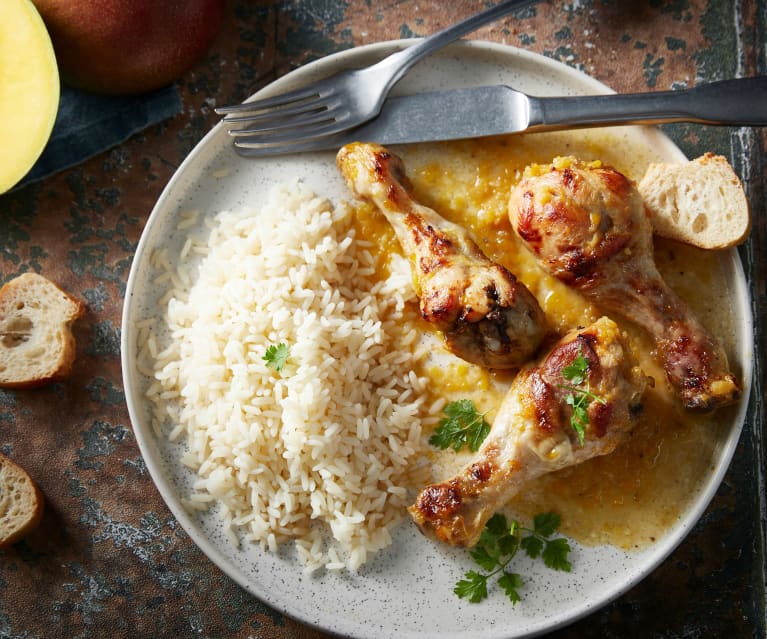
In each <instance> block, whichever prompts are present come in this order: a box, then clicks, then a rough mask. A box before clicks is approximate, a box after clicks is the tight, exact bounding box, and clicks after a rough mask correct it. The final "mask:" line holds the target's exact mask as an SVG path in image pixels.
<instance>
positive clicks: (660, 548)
mask: <svg viewBox="0 0 767 639" xmlns="http://www.w3.org/2000/svg"><path fill="white" fill-rule="evenodd" d="M406 44H408V41H398V42H391V43H382V44H378V45H373V46H369V47H363V48H360V49H354V50H350V51H347V52H344V53H340V54H337V55H333V56H330V57H328V58H325V59H323V60H320V61H318V62H316V63H313V64H311V65H308V66H307V67H304V68H301V69H299V70H297V71H295V72H293V73H291V74H289V75H288V76H286V77H285V78H282V79H281V80H279V81H278V82H275V83H274V84H272V85H270V86H269V87H268V88H267V89H265V90H264V91H263V92H262V93H263V95H264V96H266V95H268V94H271V93H276V92H279V91H283V90H285V89H287V88H290V87H291V86H292V85H294V84H300V83H304V82H306V81H308V80H311V79H313V78H315V77H317V76H323V75H327V74H328V73H330V72H332V71H335V70H338V69H340V68H346V67H355V66H362V65H364V64H368V63H370V62H372V61H374V60H377V59H379V58H381V57H383V56H384V55H386V54H387V53H390V52H391V51H393V50H395V49H398V48H401V47H402V46H405V45H406ZM494 83H506V84H510V85H512V86H514V87H516V88H520V89H523V90H527V91H528V92H530V93H535V94H538V95H554V94H579V93H580V94H583V93H599V92H605V91H609V89H607V87H605V86H604V85H602V84H600V83H599V82H597V81H595V80H593V79H591V78H589V77H587V76H585V75H584V74H582V73H580V72H577V71H575V70H573V69H571V68H569V67H567V66H565V65H563V64H560V63H558V62H555V61H552V60H549V59H547V58H544V57H541V56H538V55H535V54H530V53H527V52H524V51H520V50H517V49H513V48H510V47H506V46H502V45H495V44H490V43H478V42H472V43H458V44H456V45H453V46H451V47H449V48H448V49H446V50H444V51H443V52H442V53H440V54H437V55H435V56H433V57H431V58H429V59H428V60H426V61H424V62H421V63H420V64H419V65H417V66H416V68H414V69H413V70H412V71H411V73H410V74H409V75H408V76H407V77H406V78H405V79H404V80H403V81H402V82H401V83H400V84H399V85H398V87H397V90H398V92H402V93H408V92H417V91H423V90H435V89H440V88H448V87H457V86H473V85H480V84H494ZM633 133H634V134H638V135H641V136H644V140H645V143H646V144H647V145H648V148H652V149H653V150H654V153H655V154H660V155H661V156H662V157H664V158H667V159H668V160H670V161H671V160H679V159H682V158H683V156H682V153H681V152H680V151H679V149H678V148H677V147H675V146H674V145H673V144H672V143H671V142H670V141H669V140H668V139H667V138H666V137H664V136H663V135H661V134H660V133H659V132H658V131H655V130H644V129H643V130H636V129H635V130H634V131H633ZM288 175H289V176H301V177H302V178H303V179H304V181H305V183H306V184H307V186H308V187H309V188H311V189H312V190H314V191H315V192H317V193H319V194H321V195H323V196H327V197H331V198H333V199H335V200H340V199H342V198H343V197H346V196H347V195H346V190H345V187H344V185H343V183H342V182H341V179H340V178H339V177H338V175H337V173H336V170H335V165H334V154H333V153H318V154H311V155H300V156H285V157H277V158H274V159H270V160H248V161H246V160H243V159H241V158H239V157H238V156H237V155H236V154H235V153H234V151H233V149H232V146H231V140H230V138H229V137H228V135H227V133H226V132H225V130H224V129H223V128H222V127H221V126H220V125H219V126H216V127H215V128H214V129H213V130H212V131H211V132H210V133H209V134H208V135H207V136H206V137H205V139H204V140H202V142H201V143H200V144H199V145H198V146H197V147H196V148H195V149H194V151H193V152H192V153H191V154H190V155H189V157H188V158H187V159H186V160H185V162H184V163H183V164H182V165H181V167H180V168H179V170H178V171H177V173H176V174H175V175H174V177H173V179H172V180H171V181H170V183H169V184H168V186H167V187H166V189H165V191H164V192H163V194H162V196H161V198H160V199H159V201H158V203H157V205H156V207H155V209H154V211H153V212H152V215H151V217H150V218H149V221H148V223H147V226H146V228H145V230H144V234H143V236H142V238H141V241H140V243H139V246H138V249H137V252H136V256H135V259H134V262H133V267H132V269H131V273H130V278H129V281H128V289H127V293H126V300H125V308H124V315H123V334H122V335H123V337H122V339H123V342H122V353H123V374H124V383H125V394H126V398H127V402H128V407H129V410H130V416H131V420H132V423H133V428H134V432H135V434H136V438H137V440H138V443H139V446H140V448H141V451H142V453H143V456H144V459H145V461H146V464H147V467H148V468H149V471H150V473H151V475H152V478H153V479H154V481H155V483H156V485H157V487H158V489H159V490H160V493H161V494H162V496H163V498H164V499H165V501H166V502H167V504H168V506H169V507H170V509H171V510H172V512H173V514H174V515H175V516H176V518H177V519H178V520H179V521H180V523H181V524H182V526H183V527H184V528H185V530H186V531H187V532H188V534H189V535H190V536H191V538H192V539H193V540H194V541H195V543H196V544H197V545H198V546H199V547H200V548H201V549H202V550H203V552H205V554H206V555H207V556H208V557H209V558H210V559H211V560H212V561H213V562H215V563H216V564H217V565H218V566H219V567H220V568H221V569H222V570H223V571H224V572H226V573H227V574H228V575H229V576H231V577H232V578H233V579H234V580H235V581H236V582H238V583H239V584H240V585H242V586H243V587H244V588H246V589H247V590H248V591H250V592H251V593H252V594H254V595H255V596H257V597H259V598H260V599H262V600H263V601H265V602H267V603H268V604H270V605H271V606H273V607H274V608H276V609H277V610H279V611H282V612H284V613H285V614H287V615H290V616H292V617H294V618H296V619H298V620H301V621H303V622H305V623H307V624H311V625H314V626H317V627H319V628H322V629H324V630H326V631H330V632H333V633H337V634H341V635H346V636H350V637H360V638H362V637H366V638H367V637H376V638H377V639H386V638H397V639H405V638H407V637H419V638H429V637H434V638H435V639H436V638H437V637H439V638H440V639H447V638H454V639H457V638H459V637H466V638H468V637H471V638H472V639H495V638H498V639H500V638H504V639H508V638H510V637H522V636H532V635H536V634H540V633H542V632H545V631H549V630H551V629H552V628H555V627H558V626H561V625H564V624H567V623H570V622H572V621H574V620H576V619H578V618H580V617H582V616H584V615H587V614H589V613H591V612H593V611H595V610H596V609H598V608H599V607H601V606H603V605H604V604H605V603H607V602H609V601H610V600H612V599H614V598H615V597H617V596H618V595H620V594H621V593H623V592H625V591H626V590H627V589H629V588H630V587H631V586H633V585H634V584H636V583H637V582H638V581H639V580H641V579H642V578H643V577H644V576H645V575H647V574H648V573H649V572H650V571H652V570H653V569H654V568H655V567H656V566H657V565H658V564H659V563H660V562H661V561H662V560H663V559H665V558H666V557H667V556H668V555H669V554H670V553H671V552H672V550H673V549H674V548H675V547H676V545H677V544H678V543H679V542H680V541H681V540H682V539H683V538H684V536H685V535H686V534H687V532H688V531H689V530H690V528H691V527H692V526H693V525H694V524H695V522H696V521H697V520H698V518H699V517H700V516H701V515H702V513H703V511H704V510H705V509H706V507H707V505H708V503H709V501H710V500H711V498H712V497H713V495H714V493H715V492H716V490H717V488H718V486H719V484H720V482H721V480H722V478H723V476H724V473H725V471H726V469H727V467H728V465H729V462H730V459H731V457H732V454H733V452H734V450H735V447H736V443H737V440H738V437H739V435H740V431H741V428H742V424H743V420H744V416H745V410H746V405H747V400H748V394H749V390H750V380H751V366H752V365H751V357H752V353H753V348H752V346H753V345H752V331H751V318H750V312H749V309H750V304H749V301H748V293H747V288H746V283H745V278H744V275H743V271H742V268H741V265H740V261H739V259H738V256H737V253H736V252H735V251H734V250H733V251H732V252H731V254H730V256H729V260H730V262H729V266H728V268H729V269H730V271H731V278H732V290H733V295H734V300H733V304H734V307H735V311H734V312H735V315H736V318H735V319H736V323H737V326H738V327H739V333H738V335H737V336H736V348H735V353H734V356H735V359H736V360H738V364H739V365H740V367H741V370H742V372H743V377H744V380H745V386H746V388H745V389H744V391H745V392H744V397H743V401H742V402H741V404H740V406H739V408H738V410H737V411H735V417H734V419H733V421H732V423H731V424H729V425H728V426H727V427H725V429H724V431H723V432H724V433H725V435H724V437H723V441H722V445H721V446H720V448H719V450H718V451H717V453H716V458H715V464H714V466H713V468H712V472H711V474H710V476H709V477H707V478H706V479H705V481H704V482H703V483H702V486H701V490H700V493H699V494H698V495H697V496H696V497H695V499H694V501H693V503H692V506H691V507H690V508H689V509H688V510H687V511H686V512H685V513H683V514H682V516H681V517H680V519H679V521H678V523H677V524H676V525H675V526H673V528H671V529H670V530H669V531H668V533H667V534H666V535H665V537H663V538H662V539H660V540H659V541H658V542H657V543H656V544H654V545H653V546H652V547H650V548H647V549H645V550H643V551H641V552H631V553H626V552H623V551H621V550H619V549H616V548H613V547H589V548H584V547H581V546H579V545H577V544H575V545H574V550H573V552H572V555H571V559H572V561H573V566H574V568H573V571H572V572H571V573H558V572H554V571H551V570H548V569H547V568H545V567H543V566H539V565H537V564H534V563H532V562H530V563H529V565H528V563H526V561H527V558H522V557H519V558H518V559H519V561H520V562H521V563H520V564H519V568H518V569H519V571H520V572H522V573H524V574H525V575H526V576H527V577H528V578H529V579H528V581H527V584H526V586H525V589H524V594H523V601H522V602H521V603H520V604H518V605H517V606H515V607H512V606H511V605H510V603H509V602H508V600H506V599H505V598H504V597H503V595H502V594H501V593H500V592H495V593H491V596H490V597H489V598H488V599H487V600H486V601H484V602H482V603H481V604H470V603H468V602H465V601H463V600H459V599H458V598H456V597H455V596H454V595H453V594H452V588H453V585H454V583H455V582H456V580H458V579H459V578H461V577H462V575H463V573H464V572H465V571H466V570H468V569H470V568H472V567H473V566H472V564H471V560H470V558H469V557H468V553H466V551H461V550H453V549H449V548H445V547H443V546H441V545H439V544H435V543H432V542H429V541H427V540H425V539H424V538H423V537H422V536H421V535H420V534H419V533H418V532H416V530H415V527H414V526H412V525H408V524H407V523H405V524H404V525H402V526H400V527H399V528H398V529H397V531H396V533H395V538H394V543H393V545H392V546H391V547H389V548H388V549H386V550H384V551H382V552H380V553H378V554H377V555H376V556H375V558H374V559H373V560H372V561H369V562H368V564H366V565H365V566H364V567H363V569H361V570H360V571H359V572H358V573H356V574H349V573H340V574H339V573H332V572H324V571H319V574H316V575H314V576H306V575H305V574H303V572H302V570H301V567H300V565H299V564H298V560H297V559H296V558H295V557H293V553H292V550H291V551H289V552H288V551H285V552H281V553H279V554H276V555H274V554H270V553H268V552H266V551H262V550H261V549H260V548H259V547H257V546H252V547H243V548H241V549H237V548H235V547H234V546H233V545H232V544H231V543H230V542H229V540H228V538H227V536H226V534H225V533H224V531H223V530H222V527H221V525H220V524H219V522H218V521H217V520H216V518H215V515H214V514H210V515H203V516H195V517H191V516H190V515H189V514H187V512H186V511H185V510H184V509H183V508H182V506H181V503H180V501H181V499H182V498H184V497H185V496H186V495H187V494H188V493H189V491H190V486H191V482H192V481H193V479H194V478H193V477H192V476H191V475H190V473H189V472H188V471H187V470H185V469H184V468H183V466H182V464H181V463H180V461H179V458H180V453H181V448H182V446H181V445H179V444H169V443H168V442H167V441H161V440H158V439H157V438H156V437H155V436H154V434H153V431H152V428H151V426H150V422H149V416H148V406H147V403H146V402H145V400H144V399H143V393H144V390H145V388H146V383H147V380H146V379H145V378H143V377H142V376H141V375H140V374H139V372H138V371H137V366H136V351H137V329H136V324H137V322H139V321H140V320H142V319H144V318H147V317H159V316H161V315H162V313H163V309H161V308H160V307H159V304H158V298H159V296H160V295H161V294H162V293H163V291H162V290H157V288H156V287H155V286H154V285H153V283H152V278H153V273H152V268H151V267H150V266H149V259H150V256H151V254H152V253H153V251H154V250H155V249H157V248H159V247H166V248H167V252H168V254H169V255H174V254H175V255H178V253H179V251H180V249H181V246H182V244H183V242H184V239H185V236H184V234H183V233H179V232H178V231H176V226H177V224H178V222H179V219H180V217H179V216H180V214H181V213H182V212H184V211H187V210H189V209H196V210H199V211H203V212H207V213H209V214H213V213H215V212H217V211H221V210H224V209H229V210H232V209H234V210H237V209H241V208H243V207H248V208H250V207H251V206H252V203H254V202H258V201H259V200H262V199H263V198H264V196H265V194H266V193H267V192H268V190H269V189H270V187H271V186H272V185H273V184H275V183H277V182H283V181H284V180H285V176H288ZM515 561H516V560H515ZM538 564H540V562H538ZM515 566H516V564H515Z"/></svg>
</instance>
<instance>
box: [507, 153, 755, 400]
mask: <svg viewBox="0 0 767 639" xmlns="http://www.w3.org/2000/svg"><path fill="white" fill-rule="evenodd" d="M509 217H510V219H511V223H512V226H513V227H514V230H515V231H516V232H517V234H518V235H519V237H521V238H522V239H523V240H524V241H525V242H526V244H527V246H528V248H529V249H530V250H531V251H532V252H533V253H534V254H535V255H536V256H537V257H538V258H539V260H540V263H541V264H542V265H543V266H544V268H545V269H546V270H548V271H549V272H550V273H551V274H552V275H554V276H555V277H557V278H558V279H560V280H561V281H563V282H565V283H566V284H568V285H570V286H572V287H574V288H576V289H577V290H579V291H580V292H581V293H583V294H584V295H585V296H586V297H587V298H589V299H590V300H592V301H593V302H594V303H595V304H597V305H598V306H599V307H600V308H603V309H605V310H607V311H612V312H615V313H618V314H620V315H622V316H624V317H626V318H628V319H630V320H633V321H635V322H637V323H638V324H640V325H642V326H643V327H644V328H645V329H647V330H648V331H649V333H650V334H651V335H652V337H653V339H654V341H655V344H656V348H657V351H658V354H659V357H660V358H661V360H662V362H663V366H664V369H665V372H666V377H667V378H668V380H669V382H670V384H671V386H672V388H674V390H675V391H676V392H677V393H678V395H679V396H680V397H681V399H682V401H683V403H684V405H685V406H686V407H687V408H691V409H713V408H715V407H717V406H721V405H724V404H728V403H731V402H733V401H735V400H736V399H737V398H738V397H739V396H740V387H739V384H738V382H737V380H736V378H735V376H734V375H733V374H732V372H730V370H729V367H728V363H727V356H726V355H725V352H724V349H723V348H722V346H721V345H720V344H719V343H718V342H717V340H716V339H715V338H714V337H713V336H712V335H711V334H710V333H709V332H708V331H707V330H706V329H705V328H704V327H703V325H702V324H701V323H700V321H699V320H698V319H696V318H695V317H694V316H693V314H692V312H691V310H690V309H689V308H688V306H687V305H686V304H685V303H684V302H683V301H682V300H681V299H680V298H679V297H678V296H677V295H676V294H675V293H674V292H673V291H672V290H671V289H670V288H669V287H668V285H667V284H666V283H665V282H664V281H663V279H662V278H661V275H660V273H658V270H657V268H656V266H655V262H654V257H653V240H652V226H651V223H650V219H649V216H648V213H647V211H646V208H645V205H644V202H643V201H642V198H641V196H640V194H639V192H638V191H637V189H636V188H635V186H634V184H633V183H632V182H631V181H630V180H629V179H628V178H627V177H625V176H624V175H622V174H621V173H619V172H618V171H615V170H614V169H612V168H609V167H606V166H603V165H602V164H601V163H600V162H592V163H586V162H581V161H579V160H576V159H575V158H556V159H555V160H554V161H553V163H552V164H551V165H550V166H548V167H542V166H534V167H528V169H527V171H526V174H525V177H524V178H523V180H522V181H521V182H520V183H519V184H518V185H517V186H516V187H515V189H514V190H513V191H512V194H511V198H510V201H509Z"/></svg>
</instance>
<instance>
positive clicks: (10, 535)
mask: <svg viewBox="0 0 767 639" xmlns="http://www.w3.org/2000/svg"><path fill="white" fill-rule="evenodd" d="M44 504H45V500H44V498H43V493H42V491H41V490H40V489H39V488H38V486H37V484H36V483H35V482H34V481H33V480H32V478H31V477H30V476H29V474H28V473H27V471H26V470H24V469H23V468H22V467H21V466H19V465H18V464H16V463H15V462H13V461H11V460H10V459H9V458H8V457H6V456H5V455H2V454H0V548H7V547H8V546H10V545H12V544H15V543H16V542H17V541H19V540H20V539H21V538H22V537H24V536H26V535H27V534H28V533H30V532H32V531H33V530H34V529H35V528H37V526H38V525H39V524H40V520H41V519H42V518H43V509H44Z"/></svg>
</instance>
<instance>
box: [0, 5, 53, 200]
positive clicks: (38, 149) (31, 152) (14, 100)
mask: <svg viewBox="0 0 767 639" xmlns="http://www.w3.org/2000/svg"><path fill="white" fill-rule="evenodd" d="M59 97H60V83H59V72H58V67H57V65H56V56H55V54H54V51H53V45H52V44H51V39H50V37H49V36H48V31H47V29H46V27H45V24H44V23H43V20H42V18H41V17H40V14H39V13H38V12H37V9H36V8H35V6H34V5H33V4H32V2H31V1H30V0H2V5H1V6H0V193H5V192H6V191H8V190H10V189H11V188H12V187H13V186H14V185H15V184H17V183H18V182H19V180H21V179H22V178H23V177H24V176H25V175H26V174H27V172H28V171H29V169H31V168H32V166H33V165H34V163H35V162H36V161H37V159H38V158H39V157H40V154H41V153H42V152H43V149H44V148H45V145H46V143H47V142H48V139H49V138H50V135H51V131H52V130H53V124H54V122H55V121H56V113H57V112H58V106H59Z"/></svg>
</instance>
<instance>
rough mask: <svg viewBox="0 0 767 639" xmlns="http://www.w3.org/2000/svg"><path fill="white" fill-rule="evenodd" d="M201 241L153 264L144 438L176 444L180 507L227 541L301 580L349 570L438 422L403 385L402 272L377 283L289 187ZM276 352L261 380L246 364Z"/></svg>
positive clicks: (334, 225)
mask: <svg viewBox="0 0 767 639" xmlns="http://www.w3.org/2000/svg"><path fill="white" fill-rule="evenodd" d="M190 220H192V222H190ZM195 223H196V220H195V218H194V216H188V217H187V218H186V219H184V220H183V221H182V224H183V225H184V226H194V224H195ZM210 227H211V228H210V235H209V237H207V238H206V239H205V240H203V242H200V241H199V240H195V239H194V238H191V237H190V239H189V241H187V242H186V243H185V244H184V246H183V248H182V250H181V254H180V255H178V256H176V258H175V259H174V260H170V259H168V258H167V256H165V255H164V254H162V253H158V254H157V255H155V256H154V258H153V262H154V266H155V268H157V269H158V271H159V272H158V281H160V282H166V283H167V284H168V285H169V292H168V294H167V295H165V297H164V298H163V303H164V302H165V301H167V316H166V318H165V320H166V322H167V326H165V327H152V326H151V325H150V324H151V323H149V322H148V323H147V325H146V326H145V327H143V329H142V335H141V336H140V341H141V343H142V345H143V346H142V353H141V354H140V357H139V359H141V360H144V361H145V364H144V365H143V369H144V371H145V372H146V373H147V374H149V375H150V376H151V377H152V378H153V382H152V383H151V385H150V388H149V390H148V393H147V395H148V397H149V398H150V399H151V400H152V403H153V406H154V423H155V428H156V431H157V432H158V433H159V434H160V436H166V437H168V436H169V437H171V438H173V439H175V438H183V441H185V443H186V446H187V448H188V452H186V453H185V455H184V463H185V464H187V465H188V466H189V467H190V468H191V469H193V470H194V471H195V472H196V473H197V476H198V479H197V481H196V482H195V484H194V489H193V492H192V493H191V494H190V495H189V496H188V499H187V501H186V505H187V507H188V508H190V509H198V510H202V509H207V508H209V507H215V508H217V509H218V511H219V512H220V513H221V515H222V517H223V518H224V520H225V523H226V527H227V530H230V531H231V532H232V538H233V539H236V540H237V541H239V540H247V541H251V542H259V543H261V544H262V545H263V546H265V547H267V548H269V549H270V550H276V549H277V546H278V545H279V544H281V543H282V542H285V541H286V540H290V539H292V540H294V543H295V548H296V550H297V553H298V555H299V557H300V558H301V560H302V562H303V563H304V565H305V566H306V568H307V570H314V569H316V568H318V567H321V566H325V567H326V568H329V569H337V568H343V567H347V568H351V569H354V568H357V567H359V566H360V565H361V564H362V563H363V562H364V561H365V560H366V559H367V558H368V556H369V554H370V553H372V552H374V551H376V550H379V549H381V548H383V547H385V546H387V545H388V544H389V543H390V541H391V537H390V531H391V529H392V527H393V526H395V525H396V524H398V523H399V522H400V521H401V520H402V519H403V517H404V516H405V514H406V507H407V505H408V503H409V501H408V493H407V490H406V486H407V485H408V473H409V472H411V470H412V465H413V463H414V461H415V460H416V458H417V456H418V451H419V448H420V442H421V426H422V424H428V423H429V422H430V419H429V417H428V415H427V414H431V415H434V414H437V413H438V412H439V407H425V406H423V399H422V398H423V397H424V393H423V389H424V387H425V380H424V379H421V378H419V377H418V376H417V375H416V374H415V373H414V372H413V369H414V358H415V357H416V355H415V353H414V352H415V351H416V350H417V340H418V338H417V334H416V332H415V330H413V329H408V328H407V325H408V323H407V322H406V321H403V311H404V309H405V303H406V300H408V298H412V297H413V295H414V293H413V291H412V286H411V285H410V282H409V278H410V275H409V272H408V270H407V265H406V264H403V265H402V266H403V268H394V269H392V270H393V273H392V275H391V276H389V277H388V279H386V280H384V281H377V278H376V276H375V258H374V256H373V254H372V253H371V250H370V248H371V246H370V244H368V243H366V242H365V241H362V240H360V239H355V237H354V232H353V229H352V226H351V213H350V211H349V210H348V208H347V207H336V208H334V207H333V206H332V205H331V204H330V203H329V202H327V201H325V200H322V199H319V198H318V197H316V196H315V195H314V194H312V193H310V192H308V191H307V190H306V189H305V187H302V186H301V184H300V183H295V184H291V185H290V186H280V187H278V188H276V189H275V190H274V191H273V193H272V194H271V196H270V199H269V201H268V202H267V204H266V206H265V207H264V208H263V210H260V211H258V212H256V213H252V212H239V213H238V212H223V213H220V214H218V215H217V216H216V217H215V218H214V220H213V222H212V224H210ZM200 255H202V256H204V257H202V258H200ZM194 260H197V263H199V268H198V269H196V270H195V269H192V268H191V267H190V264H192V263H194ZM171 262H175V263H178V264H180V266H179V267H178V268H171V266H170V264H171ZM159 328H162V329H164V330H165V331H166V332H167V334H169V336H170V338H169V340H166V341H167V343H160V342H161V341H162V340H160V338H159V337H158V336H159V335H160V334H162V332H161V331H159V330H158V329H159ZM280 343H285V344H287V345H289V347H290V357H289V359H288V362H287V364H286V366H285V367H284V368H283V369H282V371H280V372H275V371H274V370H272V369H270V368H268V367H267V365H266V362H265V361H264V360H263V359H262V358H263V356H264V353H265V351H266V349H267V347H268V346H269V345H272V344H275V345H276V344H280ZM160 349H162V350H160ZM146 362H148V363H146ZM435 408H436V409H435Z"/></svg>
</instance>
